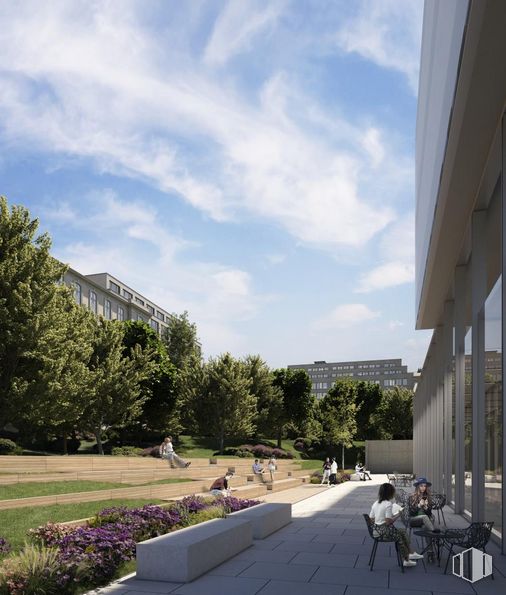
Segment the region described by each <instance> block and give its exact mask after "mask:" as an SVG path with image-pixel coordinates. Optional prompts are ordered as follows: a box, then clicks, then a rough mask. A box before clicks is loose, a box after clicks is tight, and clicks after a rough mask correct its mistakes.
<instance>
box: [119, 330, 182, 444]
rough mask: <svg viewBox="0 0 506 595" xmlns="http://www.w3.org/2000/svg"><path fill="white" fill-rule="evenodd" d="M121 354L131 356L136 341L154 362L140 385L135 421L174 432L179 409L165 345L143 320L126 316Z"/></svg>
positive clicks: (175, 377)
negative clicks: (139, 398)
mask: <svg viewBox="0 0 506 595" xmlns="http://www.w3.org/2000/svg"><path fill="white" fill-rule="evenodd" d="M123 333H124V334H123V348H124V349H123V356H124V357H128V358H130V357H131V354H135V353H136V352H135V347H136V345H138V346H139V347H140V348H141V349H142V352H143V353H144V355H145V356H147V355H148V354H149V355H150V356H151V360H152V362H153V363H154V366H153V369H152V372H151V374H150V375H149V377H147V378H146V379H145V380H144V381H143V382H142V383H141V385H140V388H141V393H140V396H141V397H142V398H144V399H145V400H144V403H143V406H142V411H141V413H140V415H139V417H138V418H137V420H136V424H138V425H140V426H141V427H142V428H146V429H149V430H154V431H158V432H165V431H167V430H168V429H169V428H170V431H171V433H172V434H174V435H177V434H178V433H179V430H180V425H179V419H178V418H179V411H178V399H177V397H178V382H179V378H178V373H177V370H176V367H175V366H174V364H172V363H171V361H170V359H169V356H168V354H167V349H166V347H165V345H164V344H163V342H162V341H161V340H160V337H159V336H158V334H157V333H156V332H155V331H154V330H153V329H152V328H151V327H150V326H149V325H148V324H146V323H145V322H142V321H140V320H137V321H132V320H129V321H127V322H124V323H123Z"/></svg>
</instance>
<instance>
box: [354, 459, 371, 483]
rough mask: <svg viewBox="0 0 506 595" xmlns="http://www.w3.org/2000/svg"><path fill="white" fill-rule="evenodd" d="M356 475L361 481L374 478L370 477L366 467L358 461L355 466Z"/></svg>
mask: <svg viewBox="0 0 506 595" xmlns="http://www.w3.org/2000/svg"><path fill="white" fill-rule="evenodd" d="M355 473H356V474H357V475H358V476H359V477H360V481H365V480H366V479H372V477H371V476H370V475H369V471H367V470H366V468H365V466H364V465H362V463H361V462H360V461H358V462H357V464H356V465H355Z"/></svg>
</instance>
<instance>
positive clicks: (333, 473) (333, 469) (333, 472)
mask: <svg viewBox="0 0 506 595" xmlns="http://www.w3.org/2000/svg"><path fill="white" fill-rule="evenodd" d="M335 485H337V462H336V457H332V462H331V463H330V476H329V486H332V487H334V486H335Z"/></svg>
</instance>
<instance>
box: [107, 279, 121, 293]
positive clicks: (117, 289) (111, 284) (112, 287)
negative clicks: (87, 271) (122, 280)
mask: <svg viewBox="0 0 506 595" xmlns="http://www.w3.org/2000/svg"><path fill="white" fill-rule="evenodd" d="M109 289H110V290H111V291H114V293H117V294H118V295H119V294H120V287H119V285H118V284H117V283H114V281H109Z"/></svg>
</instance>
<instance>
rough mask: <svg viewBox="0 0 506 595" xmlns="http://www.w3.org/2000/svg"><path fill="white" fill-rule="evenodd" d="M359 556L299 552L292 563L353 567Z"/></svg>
mask: <svg viewBox="0 0 506 595" xmlns="http://www.w3.org/2000/svg"><path fill="white" fill-rule="evenodd" d="M356 561H357V556H354V555H347V554H320V553H312V552H299V553H298V554H297V555H296V556H295V557H294V558H293V559H292V560H290V564H316V565H318V566H331V567H332V568H353V567H354V566H355V563H356Z"/></svg>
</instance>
